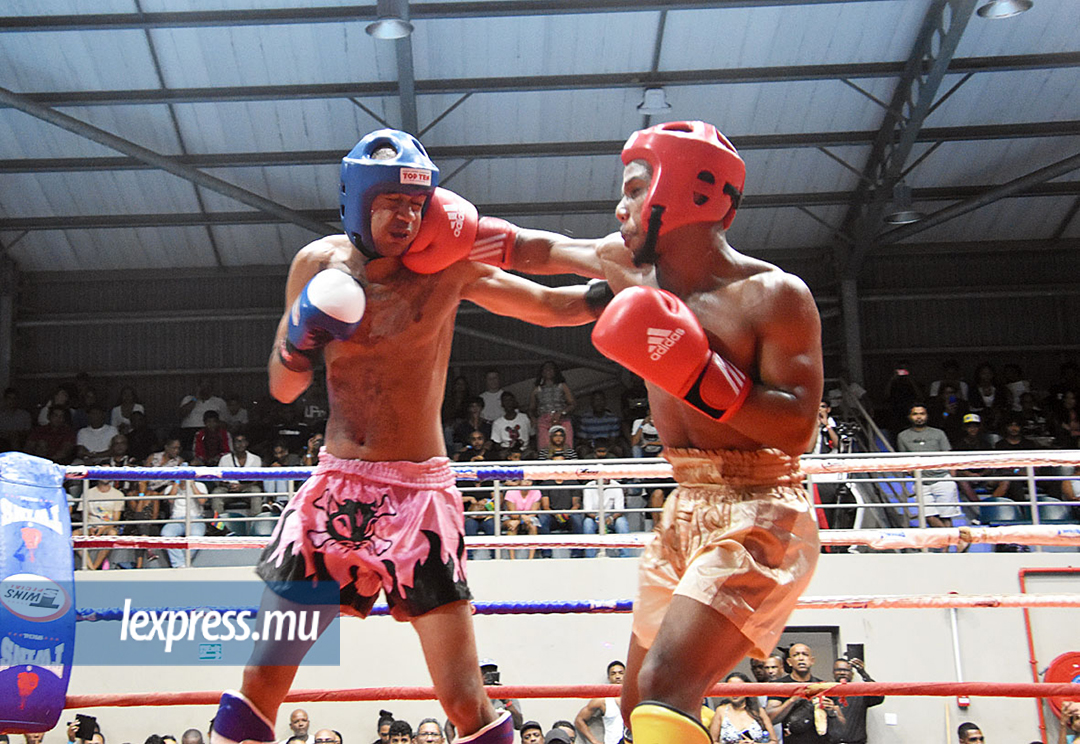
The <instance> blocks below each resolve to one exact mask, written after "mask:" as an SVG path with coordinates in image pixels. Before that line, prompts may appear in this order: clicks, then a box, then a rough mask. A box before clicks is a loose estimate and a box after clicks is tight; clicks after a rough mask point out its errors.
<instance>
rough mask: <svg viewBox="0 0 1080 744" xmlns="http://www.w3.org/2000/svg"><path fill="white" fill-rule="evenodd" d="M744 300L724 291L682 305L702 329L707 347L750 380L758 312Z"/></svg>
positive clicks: (755, 349) (740, 296)
mask: <svg viewBox="0 0 1080 744" xmlns="http://www.w3.org/2000/svg"><path fill="white" fill-rule="evenodd" d="M743 300H744V298H743V293H740V292H738V291H737V290H735V289H727V290H723V291H720V292H713V293H710V294H708V295H696V296H692V297H689V298H687V299H686V300H685V302H686V305H687V307H689V308H690V309H691V310H692V311H693V312H694V315H695V317H697V319H698V322H700V323H701V326H702V328H704V329H705V335H706V336H707V337H708V339H709V347H710V348H711V349H712V350H713V351H715V352H716V353H717V354H719V355H720V356H722V357H724V359H726V360H727V361H729V362H731V363H732V364H734V365H735V366H736V367H738V368H739V369H741V370H742V371H743V372H746V373H748V374H750V375H751V376H753V374H754V372H755V359H756V356H757V348H758V331H757V324H756V321H757V318H758V312H757V311H756V310H755V308H754V307H753V305H752V304H744V301H743Z"/></svg>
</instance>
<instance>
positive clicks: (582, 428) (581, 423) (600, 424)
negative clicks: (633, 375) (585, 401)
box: [576, 390, 622, 454]
mask: <svg viewBox="0 0 1080 744" xmlns="http://www.w3.org/2000/svg"><path fill="white" fill-rule="evenodd" d="M589 403H590V408H589V410H588V411H586V412H585V413H583V414H581V416H580V417H579V420H578V428H577V440H576V444H577V445H578V451H579V452H580V451H581V449H582V446H583V445H588V444H590V443H592V442H594V441H596V440H597V439H607V440H609V441H611V442H612V449H613V450H614V451H615V452H616V454H622V451H621V449H620V447H619V444H618V440H619V437H620V436H621V435H622V421H621V420H620V419H619V417H618V415H616V414H614V413H612V412H611V411H610V410H609V409H608V407H607V395H606V394H605V393H604V391H603V390H597V391H596V392H595V393H593V394H592V397H590V398H589Z"/></svg>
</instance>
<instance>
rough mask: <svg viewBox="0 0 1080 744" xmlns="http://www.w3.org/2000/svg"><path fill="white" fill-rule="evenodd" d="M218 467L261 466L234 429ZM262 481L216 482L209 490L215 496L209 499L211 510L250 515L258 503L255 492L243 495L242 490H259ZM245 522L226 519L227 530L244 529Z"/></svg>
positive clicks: (241, 434) (237, 531)
mask: <svg viewBox="0 0 1080 744" xmlns="http://www.w3.org/2000/svg"><path fill="white" fill-rule="evenodd" d="M218 467H220V468H261V467H262V458H261V457H259V456H258V455H256V454H255V453H254V452H248V438H247V434H245V433H244V432H243V431H238V432H237V433H236V434H235V435H234V436H233V447H232V452H227V453H225V454H224V455H222V456H221V459H220V460H218ZM263 482H264V481H224V482H222V483H221V484H220V485H218V486H216V487H215V488H214V490H213V491H212V492H211V493H213V494H214V497H215V498H212V499H211V500H210V503H211V505H212V508H213V511H214V514H225V513H226V512H233V513H238V514H239V515H240V516H245V517H248V516H254V515H255V513H256V511H257V509H258V507H259V504H258V499H259V497H257V496H245V495H244V494H253V493H262V484H263ZM246 524H247V523H244V522H232V523H227V525H228V531H229V532H232V533H233V534H237V535H244V534H246V533H247V527H246Z"/></svg>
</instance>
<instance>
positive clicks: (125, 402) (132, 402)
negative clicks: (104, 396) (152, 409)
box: [109, 385, 146, 432]
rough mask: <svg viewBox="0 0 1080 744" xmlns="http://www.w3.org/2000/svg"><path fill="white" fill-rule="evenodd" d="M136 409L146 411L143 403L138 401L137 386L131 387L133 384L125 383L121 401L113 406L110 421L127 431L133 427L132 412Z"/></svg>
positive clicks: (121, 391)
mask: <svg viewBox="0 0 1080 744" xmlns="http://www.w3.org/2000/svg"><path fill="white" fill-rule="evenodd" d="M135 411H142V412H143V413H146V409H145V408H144V407H143V404H142V403H139V402H138V398H137V397H136V395H135V388H133V387H131V385H124V387H122V388H120V403H119V405H116V406H113V409H112V415H111V418H110V419H109V423H110V424H112V425H113V426H115V427H116V428H117V429H123V430H124V431H125V432H126V431H128V430H129V429H130V428H131V414H133V413H134V412H135Z"/></svg>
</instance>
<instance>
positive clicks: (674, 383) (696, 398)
mask: <svg viewBox="0 0 1080 744" xmlns="http://www.w3.org/2000/svg"><path fill="white" fill-rule="evenodd" d="M592 340H593V344H594V345H595V346H596V348H597V349H598V350H599V351H600V353H601V354H603V355H604V356H606V357H608V358H609V359H613V360H615V361H616V362H618V363H619V364H621V365H623V366H624V367H626V368H627V369H628V370H630V371H631V372H633V373H634V374H636V375H638V376H639V377H641V378H643V379H645V380H648V381H649V382H651V383H652V384H654V385H656V386H657V387H659V388H661V389H662V390H665V391H667V392H669V393H671V394H672V395H674V396H676V397H679V398H682V399H683V400H685V401H686V402H687V403H689V404H690V405H692V406H694V407H695V408H697V409H698V410H699V411H701V412H702V413H704V414H706V415H708V416H711V417H712V418H714V419H718V420H720V421H725V420H727V419H728V418H730V417H731V416H732V415H733V414H734V413H735V411H737V410H739V407H740V406H741V405H742V404H743V401H745V400H746V396H747V394H749V392H750V388H751V382H750V378H749V377H748V376H747V375H746V374H745V373H744V372H742V371H741V370H739V369H738V368H736V367H735V366H734V365H733V364H731V363H730V362H728V361H727V360H726V359H724V358H723V357H721V356H719V355H718V354H715V353H713V351H712V350H711V349H710V348H709V340H708V338H706V337H705V331H704V329H702V327H701V323H699V322H698V319H697V318H696V317H694V314H693V313H692V312H691V311H690V308H688V307H687V306H686V303H684V302H683V301H682V300H680V299H679V298H678V297H676V296H675V295H673V294H672V293H671V292H667V291H665V290H663V289H656V288H654V287H630V288H629V289H625V290H623V291H622V292H619V294H617V295H615V299H613V300H612V301H611V304H609V305H608V306H607V308H606V309H605V310H604V313H603V314H602V315H601V316H600V319H599V320H598V321H596V326H595V327H594V328H593V332H592Z"/></svg>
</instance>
